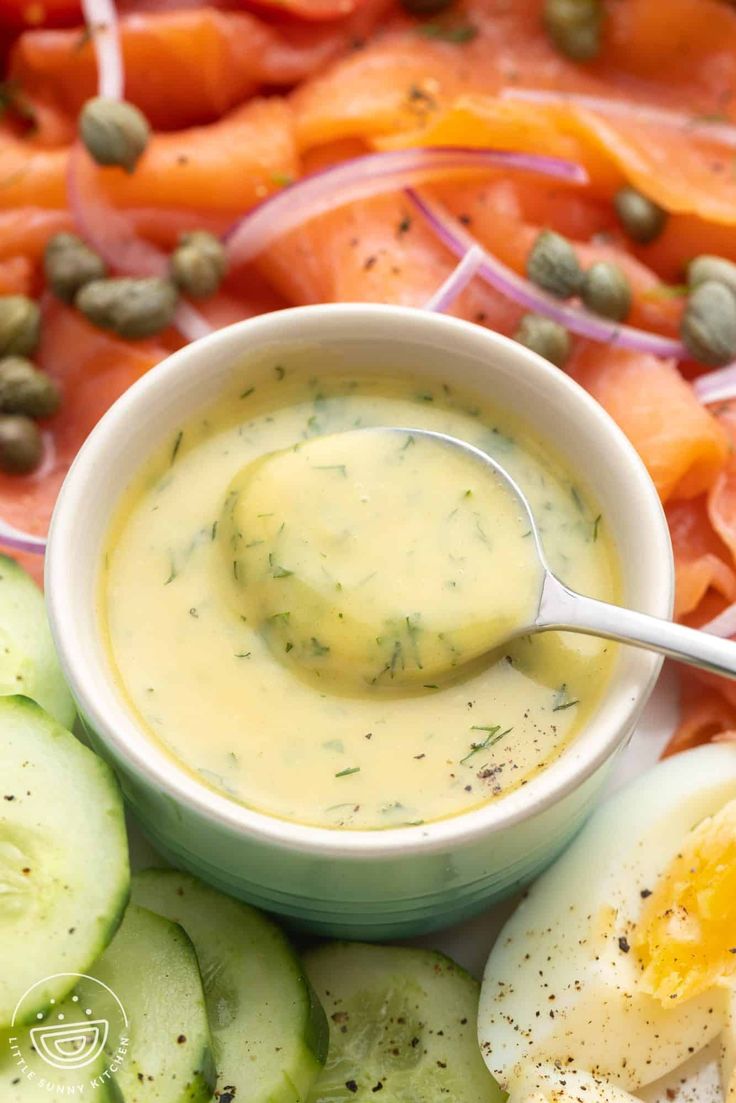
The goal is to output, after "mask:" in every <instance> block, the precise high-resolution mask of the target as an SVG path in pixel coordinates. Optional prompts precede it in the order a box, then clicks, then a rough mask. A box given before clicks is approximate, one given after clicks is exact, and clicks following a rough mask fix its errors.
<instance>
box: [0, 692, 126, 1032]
mask: <svg viewBox="0 0 736 1103" xmlns="http://www.w3.org/2000/svg"><path fill="white" fill-rule="evenodd" d="M129 886H130V870H129V867H128V845H127V839H126V834H125V821H124V818H123V803H122V799H121V796H120V790H119V788H118V784H117V782H116V780H115V777H114V775H113V773H112V771H111V770H110V768H109V766H107V765H106V764H105V763H104V762H103V761H102V759H101V758H98V757H97V755H95V754H93V753H92V751H90V750H88V749H87V748H86V747H83V746H82V744H81V743H80V742H79V741H78V740H76V739H75V738H74V736H73V735H71V733H70V732H68V731H65V730H64V728H62V727H61V726H60V725H59V724H57V723H56V721H55V720H52V718H51V717H50V716H49V715H48V714H47V713H45V712H44V711H43V709H41V708H39V706H38V705H36V704H35V703H34V702H33V701H29V700H28V698H27V697H0V1030H1V1029H4V1028H7V1027H9V1026H10V1025H11V1023H12V1021H13V1012H14V1010H15V1007H16V1004H17V1003H18V1001H19V1000H21V999H22V1003H21V1007H20V1010H19V1017H16V1020H15V1026H20V1025H24V1024H26V1023H28V1022H30V1021H31V1020H32V1019H33V1018H34V1015H35V1013H37V1012H41V1011H44V1010H45V1009H46V1008H47V1007H48V1006H49V1005H50V1002H51V1000H52V999H55V1000H56V1001H57V1002H58V1001H59V1000H61V999H62V998H63V997H64V996H65V995H66V994H67V992H69V990H70V989H71V988H72V986H73V984H74V978H71V979H70V978H69V976H67V975H63V976H55V975H54V974H69V973H86V972H88V971H89V966H90V965H91V964H92V963H93V962H94V961H95V959H96V958H97V957H99V955H100V954H101V953H102V951H103V950H104V949H105V946H106V945H107V944H108V942H109V941H110V939H111V938H112V936H113V934H114V933H115V930H116V928H117V926H118V923H119V922H120V918H121V916H122V913H123V910H124V908H125V904H126V902H127V897H128V890H129ZM29 989H31V991H30V992H28V995H27V996H25V995H24V994H25V993H26V992H27V991H28V990H29Z"/></svg>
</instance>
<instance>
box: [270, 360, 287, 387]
mask: <svg viewBox="0 0 736 1103" xmlns="http://www.w3.org/2000/svg"><path fill="white" fill-rule="evenodd" d="M273 370H274V372H275V373H276V378H277V379H278V381H279V383H280V382H281V380H282V379H283V378H284V376H285V375H286V368H285V367H283V366H282V365H281V364H276V365H275V366H274V369H273Z"/></svg>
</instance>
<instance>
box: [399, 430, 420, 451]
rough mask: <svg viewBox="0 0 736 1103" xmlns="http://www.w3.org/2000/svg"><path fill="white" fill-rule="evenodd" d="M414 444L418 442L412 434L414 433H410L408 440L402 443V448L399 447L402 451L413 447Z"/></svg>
mask: <svg viewBox="0 0 736 1103" xmlns="http://www.w3.org/2000/svg"><path fill="white" fill-rule="evenodd" d="M412 444H416V438H415V437H414V436H413V435H412V433H408V434H407V437H406V440H405V441H404V443H403V444H402V445H401V448H400V449H399V451H400V452H406V450H407V448H411V446H412Z"/></svg>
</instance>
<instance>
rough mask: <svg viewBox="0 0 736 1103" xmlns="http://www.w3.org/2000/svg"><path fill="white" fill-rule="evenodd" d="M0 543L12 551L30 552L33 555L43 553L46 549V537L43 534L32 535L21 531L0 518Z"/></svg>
mask: <svg viewBox="0 0 736 1103" xmlns="http://www.w3.org/2000/svg"><path fill="white" fill-rule="evenodd" d="M0 544H2V545H3V547H5V548H12V549H13V550H14V551H20V552H32V553H34V554H35V555H43V553H44V552H45V551H46V538H45V537H44V536H34V535H33V533H30V532H23V531H21V529H17V528H15V527H14V526H13V525H9V524H8V522H7V521H2V520H0Z"/></svg>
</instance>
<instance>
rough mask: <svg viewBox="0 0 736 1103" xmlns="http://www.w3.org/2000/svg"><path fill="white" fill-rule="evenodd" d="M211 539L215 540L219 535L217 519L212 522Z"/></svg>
mask: <svg viewBox="0 0 736 1103" xmlns="http://www.w3.org/2000/svg"><path fill="white" fill-rule="evenodd" d="M210 534H211V535H210V539H211V540H214V539H215V538H216V536H217V521H213V522H212V528H211V529H210Z"/></svg>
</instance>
